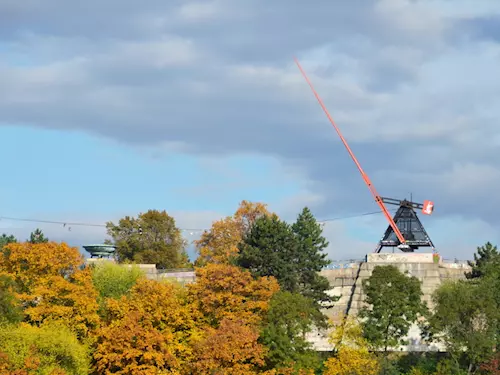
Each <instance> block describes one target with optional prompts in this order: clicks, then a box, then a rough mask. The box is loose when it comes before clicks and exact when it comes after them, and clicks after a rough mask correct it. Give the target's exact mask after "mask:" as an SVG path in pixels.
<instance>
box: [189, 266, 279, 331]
mask: <svg viewBox="0 0 500 375" xmlns="http://www.w3.org/2000/svg"><path fill="white" fill-rule="evenodd" d="M278 291H279V284H278V282H277V281H276V279H275V278H273V277H260V278H257V279H254V278H253V277H252V275H251V274H250V272H248V271H246V270H242V269H241V268H239V267H236V266H231V265H227V264H214V263H212V264H208V265H207V266H205V267H201V268H198V269H197V270H196V282H195V283H193V284H190V285H188V294H189V297H190V301H191V303H192V304H193V305H194V306H196V307H197V309H198V310H199V311H200V312H201V313H202V314H203V316H204V318H205V319H206V321H207V322H208V324H210V325H213V326H216V325H217V324H218V322H220V321H222V319H224V318H228V319H233V320H238V321H245V322H247V323H249V324H258V323H259V322H260V321H261V320H262V318H263V317H264V314H265V313H266V312H267V310H268V309H269V302H270V300H271V298H272V296H273V295H274V294H275V293H276V292H278Z"/></svg>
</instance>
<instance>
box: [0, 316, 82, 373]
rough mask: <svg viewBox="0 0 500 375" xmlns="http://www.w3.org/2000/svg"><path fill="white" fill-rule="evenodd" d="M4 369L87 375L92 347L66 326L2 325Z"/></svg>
mask: <svg viewBox="0 0 500 375" xmlns="http://www.w3.org/2000/svg"><path fill="white" fill-rule="evenodd" d="M21 370H28V371H29V372H28V371H26V372H21ZM0 373H2V374H28V373H29V374H74V375H87V374H89V373H90V356H89V350H88V348H87V347H86V346H85V345H83V344H81V343H79V342H78V340H77V338H76V336H75V335H74V334H73V333H72V332H71V331H70V330H69V329H68V328H67V327H65V326H60V325H54V326H44V327H42V328H38V327H32V326H28V325H20V326H5V327H0Z"/></svg>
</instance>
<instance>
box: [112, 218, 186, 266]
mask: <svg viewBox="0 0 500 375" xmlns="http://www.w3.org/2000/svg"><path fill="white" fill-rule="evenodd" d="M106 228H107V231H108V235H109V236H111V238H112V239H113V241H114V244H115V246H116V256H117V258H118V260H119V261H120V262H124V261H131V262H135V263H149V264H156V267H157V268H161V269H165V268H182V267H187V266H189V259H188V256H187V252H186V241H185V240H184V239H183V238H182V233H181V231H180V229H179V228H177V226H176V224H175V220H174V218H173V217H171V216H170V215H168V213H167V212H166V211H158V210H149V211H147V212H146V213H140V214H139V215H138V217H137V218H134V217H130V216H125V217H124V218H122V219H120V220H119V222H118V224H117V225H115V224H113V223H112V222H108V223H107V224H106Z"/></svg>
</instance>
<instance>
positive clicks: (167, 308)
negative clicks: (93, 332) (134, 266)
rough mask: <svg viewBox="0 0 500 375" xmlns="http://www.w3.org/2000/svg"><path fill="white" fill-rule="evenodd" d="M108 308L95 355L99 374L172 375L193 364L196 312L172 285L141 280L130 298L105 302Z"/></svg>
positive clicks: (197, 334) (197, 332)
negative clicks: (188, 364)
mask: <svg viewBox="0 0 500 375" xmlns="http://www.w3.org/2000/svg"><path fill="white" fill-rule="evenodd" d="M108 309H109V321H108V325H107V326H106V327H104V328H102V329H101V330H100V331H99V334H98V344H97V349H96V352H95V354H94V359H95V362H96V368H97V369H98V370H99V371H100V372H110V373H117V374H141V375H143V374H158V371H159V370H161V371H164V372H165V373H166V374H176V373H179V372H180V371H181V369H182V368H183V366H184V365H185V363H189V362H191V361H193V360H194V358H193V354H192V350H193V349H192V347H193V345H194V343H196V342H197V341H198V340H199V339H200V336H201V333H200V331H199V329H198V326H197V323H196V320H197V318H198V314H197V312H196V311H194V310H193V309H192V307H191V306H190V305H188V304H186V303H185V301H184V298H183V296H182V291H181V290H180V289H179V288H178V287H176V286H174V285H173V284H169V283H160V282H157V281H152V280H146V279H141V280H139V281H138V282H137V284H136V285H135V286H134V287H133V288H132V290H131V292H130V296H128V297H122V298H121V299H120V300H118V301H117V300H111V299H110V300H108Z"/></svg>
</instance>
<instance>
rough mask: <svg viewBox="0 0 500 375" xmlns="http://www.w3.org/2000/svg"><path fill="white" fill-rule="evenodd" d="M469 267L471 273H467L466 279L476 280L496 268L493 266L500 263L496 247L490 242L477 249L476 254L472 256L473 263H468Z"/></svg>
mask: <svg viewBox="0 0 500 375" xmlns="http://www.w3.org/2000/svg"><path fill="white" fill-rule="evenodd" d="M468 263H469V266H471V267H472V270H471V272H467V273H466V274H465V276H466V277H467V279H476V278H478V277H482V276H484V275H485V274H486V273H488V271H492V270H493V268H496V267H495V265H498V264H499V263H500V256H499V253H498V250H497V247H496V246H493V244H492V243H491V242H486V244H484V245H483V246H480V247H478V248H477V254H474V261H473V262H471V261H469V262H468Z"/></svg>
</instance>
